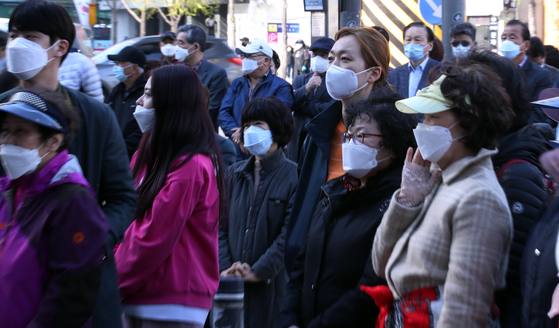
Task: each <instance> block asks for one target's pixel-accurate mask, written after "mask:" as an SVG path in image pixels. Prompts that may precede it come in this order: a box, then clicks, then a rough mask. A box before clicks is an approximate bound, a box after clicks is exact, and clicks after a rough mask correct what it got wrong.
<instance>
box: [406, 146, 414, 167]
mask: <svg viewBox="0 0 559 328" xmlns="http://www.w3.org/2000/svg"><path fill="white" fill-rule="evenodd" d="M412 156H413V148H412V147H410V148H408V152H407V153H406V163H411V159H412Z"/></svg>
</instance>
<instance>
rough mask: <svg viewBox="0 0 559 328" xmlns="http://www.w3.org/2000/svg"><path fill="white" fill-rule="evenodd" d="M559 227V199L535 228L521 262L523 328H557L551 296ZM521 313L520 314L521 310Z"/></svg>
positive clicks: (556, 279)
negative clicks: (552, 315) (552, 311)
mask: <svg viewBox="0 0 559 328" xmlns="http://www.w3.org/2000/svg"><path fill="white" fill-rule="evenodd" d="M558 228H559V200H556V201H555V202H554V203H553V204H552V205H551V206H550V208H549V210H548V211H547V212H546V213H545V215H544V216H543V218H542V219H541V220H540V221H539V222H538V223H537V224H536V226H534V229H533V230H532V232H531V233H530V238H529V239H528V244H526V249H525V250H524V257H523V259H522V267H521V269H522V271H521V274H522V296H523V303H522V311H521V313H522V325H521V326H520V327H523V328H557V325H558V323H559V317H558V316H556V317H554V318H553V319H549V317H548V316H547V312H548V311H549V309H550V308H551V297H552V295H553V291H554V290H555V287H557V284H558V283H559V279H558V278H557V263H556V259H555V245H556V243H557V230H558ZM519 312H520V311H519Z"/></svg>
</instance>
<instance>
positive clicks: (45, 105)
mask: <svg viewBox="0 0 559 328" xmlns="http://www.w3.org/2000/svg"><path fill="white" fill-rule="evenodd" d="M0 121H1V124H2V132H1V134H0V143H1V145H0V160H1V162H2V167H3V168H4V172H6V175H4V176H2V177H1V178H0V193H1V194H2V197H0V277H2V279H0V290H1V291H2V292H0V304H1V306H0V322H1V324H0V325H1V326H2V327H11V328H24V327H82V326H87V323H88V322H90V320H91V316H92V314H93V308H94V305H95V300H96V297H97V294H98V292H99V287H100V285H101V273H102V270H103V268H102V265H103V261H104V260H105V258H106V253H105V249H104V246H103V245H104V242H105V238H106V236H107V232H108V231H109V222H108V221H107V219H106V218H105V215H104V214H103V212H102V211H101V208H100V207H99V205H98V204H97V201H96V200H95V198H94V193H93V191H92V190H91V187H90V186H89V184H88V183H87V181H86V179H85V177H84V176H83V173H82V169H81V167H80V164H79V162H78V160H77V158H76V157H75V156H73V155H70V154H69V152H68V148H69V147H70V144H71V141H72V137H73V136H74V134H75V133H76V130H77V127H78V125H79V124H78V123H79V122H78V116H77V114H76V111H75V109H74V108H72V107H71V106H69V105H68V103H67V102H66V99H65V98H64V97H63V96H62V95H61V94H60V93H58V92H56V91H47V90H44V89H31V90H20V91H17V92H16V93H14V95H13V96H12V97H11V98H10V102H9V103H5V104H0ZM115 283H116V281H115Z"/></svg>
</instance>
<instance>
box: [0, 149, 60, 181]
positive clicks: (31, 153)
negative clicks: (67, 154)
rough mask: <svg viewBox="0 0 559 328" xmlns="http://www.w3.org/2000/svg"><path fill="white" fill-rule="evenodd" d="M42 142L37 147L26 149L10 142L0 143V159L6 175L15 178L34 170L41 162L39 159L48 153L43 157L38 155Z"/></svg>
mask: <svg viewBox="0 0 559 328" xmlns="http://www.w3.org/2000/svg"><path fill="white" fill-rule="evenodd" d="M44 144H45V143H44V142H43V144H42V145H41V146H39V148H37V149H27V148H23V147H19V146H16V145H10V144H4V145H0V161H1V162H2V167H3V168H4V171H6V174H7V175H8V177H9V178H10V179H12V180H15V179H17V178H19V177H21V176H23V175H27V174H31V173H33V172H35V170H36V169H37V167H38V166H39V164H41V160H42V159H43V158H44V157H45V156H47V155H48V154H49V153H50V152H49V153H46V154H45V155H44V156H43V157H40V156H39V149H41V147H43V145H44Z"/></svg>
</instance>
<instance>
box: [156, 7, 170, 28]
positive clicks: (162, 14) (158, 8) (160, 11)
mask: <svg viewBox="0 0 559 328" xmlns="http://www.w3.org/2000/svg"><path fill="white" fill-rule="evenodd" d="M157 11H159V15H161V17H163V19H164V20H165V23H167V24H169V25H171V20H169V19H168V18H167V15H165V14H164V13H163V10H161V7H157Z"/></svg>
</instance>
